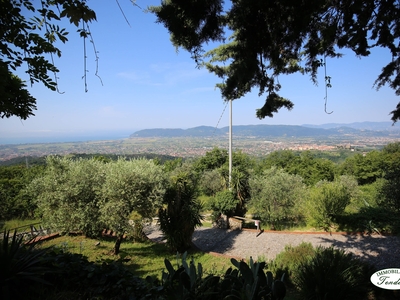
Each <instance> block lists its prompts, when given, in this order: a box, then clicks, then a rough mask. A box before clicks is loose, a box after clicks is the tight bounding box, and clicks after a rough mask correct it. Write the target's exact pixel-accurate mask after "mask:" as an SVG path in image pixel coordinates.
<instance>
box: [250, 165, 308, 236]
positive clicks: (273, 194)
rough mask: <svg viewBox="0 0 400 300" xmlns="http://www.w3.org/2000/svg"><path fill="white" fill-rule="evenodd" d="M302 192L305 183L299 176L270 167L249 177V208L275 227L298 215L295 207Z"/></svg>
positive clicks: (299, 202) (298, 204) (298, 203)
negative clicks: (260, 173) (259, 173)
mask: <svg viewBox="0 0 400 300" xmlns="http://www.w3.org/2000/svg"><path fill="white" fill-rule="evenodd" d="M304 193H305V185H304V184H303V180H302V178H301V177H300V176H298V175H291V174H289V173H286V172H285V171H284V170H282V169H277V168H275V167H272V168H270V169H269V170H265V171H264V172H263V173H262V175H256V176H254V177H252V178H250V194H251V200H250V201H249V208H250V209H251V211H252V212H253V213H254V214H256V215H257V216H259V217H260V218H261V220H262V221H264V222H266V223H268V224H270V225H271V227H272V228H275V227H277V226H279V225H280V224H281V223H282V222H283V221H287V220H290V219H296V218H299V217H300V214H299V209H297V208H298V207H299V206H300V204H301V202H302V199H303V196H304Z"/></svg>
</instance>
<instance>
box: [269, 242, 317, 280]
mask: <svg viewBox="0 0 400 300" xmlns="http://www.w3.org/2000/svg"><path fill="white" fill-rule="evenodd" d="M314 254H315V250H314V248H313V246H312V244H311V243H304V242H303V243H301V244H300V245H298V246H295V247H293V246H285V250H284V251H282V252H281V253H279V254H278V255H277V256H276V257H275V259H274V260H272V261H270V262H269V264H268V269H269V270H270V271H271V272H272V273H273V274H275V275H276V277H277V278H280V277H281V276H282V275H283V274H286V275H285V281H286V283H288V284H292V283H293V280H294V279H293V278H295V277H296V276H297V269H298V267H299V266H300V265H301V264H302V263H305V262H306V261H307V260H309V259H311V258H312V257H313V256H314Z"/></svg>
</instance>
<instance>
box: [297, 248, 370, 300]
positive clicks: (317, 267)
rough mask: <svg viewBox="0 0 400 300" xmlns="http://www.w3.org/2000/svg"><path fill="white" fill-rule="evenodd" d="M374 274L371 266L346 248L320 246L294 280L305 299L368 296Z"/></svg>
mask: <svg viewBox="0 0 400 300" xmlns="http://www.w3.org/2000/svg"><path fill="white" fill-rule="evenodd" d="M371 273H372V267H371V266H369V265H368V264H366V263H364V262H362V261H360V260H358V259H356V258H354V257H353V256H352V255H351V254H349V253H345V252H344V251H343V250H339V249H335V248H333V247H329V248H323V247H318V248H317V249H316V252H315V255H314V256H313V257H312V258H311V259H309V260H307V261H305V262H303V263H302V264H301V265H300V266H299V267H298V274H297V275H296V277H295V278H293V279H294V283H295V285H296V286H297V288H298V289H299V291H300V294H301V297H302V299H324V300H330V299H332V300H333V299H366V298H367V295H368V293H369V292H370V290H371V288H372V285H371V283H370V281H369V276H370V274H371Z"/></svg>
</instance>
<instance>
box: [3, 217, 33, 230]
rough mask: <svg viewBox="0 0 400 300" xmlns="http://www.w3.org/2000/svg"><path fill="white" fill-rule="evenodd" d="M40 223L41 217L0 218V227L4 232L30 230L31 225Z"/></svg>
mask: <svg viewBox="0 0 400 300" xmlns="http://www.w3.org/2000/svg"><path fill="white" fill-rule="evenodd" d="M39 223H40V220H39V219H24V220H22V219H12V220H8V221H2V220H0V228H1V231H2V232H3V231H4V230H10V231H14V229H17V231H18V232H21V231H27V230H30V227H29V225H31V224H36V225H35V226H38V225H39Z"/></svg>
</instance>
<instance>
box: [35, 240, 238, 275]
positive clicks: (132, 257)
mask: <svg viewBox="0 0 400 300" xmlns="http://www.w3.org/2000/svg"><path fill="white" fill-rule="evenodd" d="M98 243H100V244H98ZM50 246H54V247H58V248H61V249H63V250H66V251H69V252H71V253H79V254H82V255H84V256H86V257H87V258H88V259H89V260H90V261H94V262H101V261H104V260H118V259H122V260H123V261H124V265H125V266H126V268H128V269H129V270H130V271H131V272H132V273H134V274H135V275H136V276H139V277H142V278H145V277H146V276H153V277H157V278H159V279H161V273H162V270H164V269H165V265H164V259H165V258H167V259H168V260H169V261H170V262H171V263H172V265H173V266H177V264H178V263H179V262H180V260H177V255H176V254H175V253H171V252H170V251H168V249H167V248H166V247H165V245H164V244H157V243H153V242H150V241H149V242H144V243H138V242H135V243H133V242H131V241H124V242H123V243H122V245H121V250H120V254H119V255H118V256H115V255H111V254H110V251H111V250H112V248H113V246H114V240H113V239H110V238H101V239H89V238H86V237H84V236H61V237H58V238H56V239H53V240H49V241H45V242H42V243H41V244H40V245H39V247H41V248H45V247H50ZM188 257H190V258H192V257H193V259H194V261H195V263H196V264H197V263H201V264H202V265H203V269H204V273H205V274H209V273H213V274H222V273H224V271H225V270H226V269H227V268H229V267H230V266H231V262H230V259H229V258H226V257H216V256H213V255H211V254H207V253H203V252H200V251H190V252H188Z"/></svg>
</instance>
